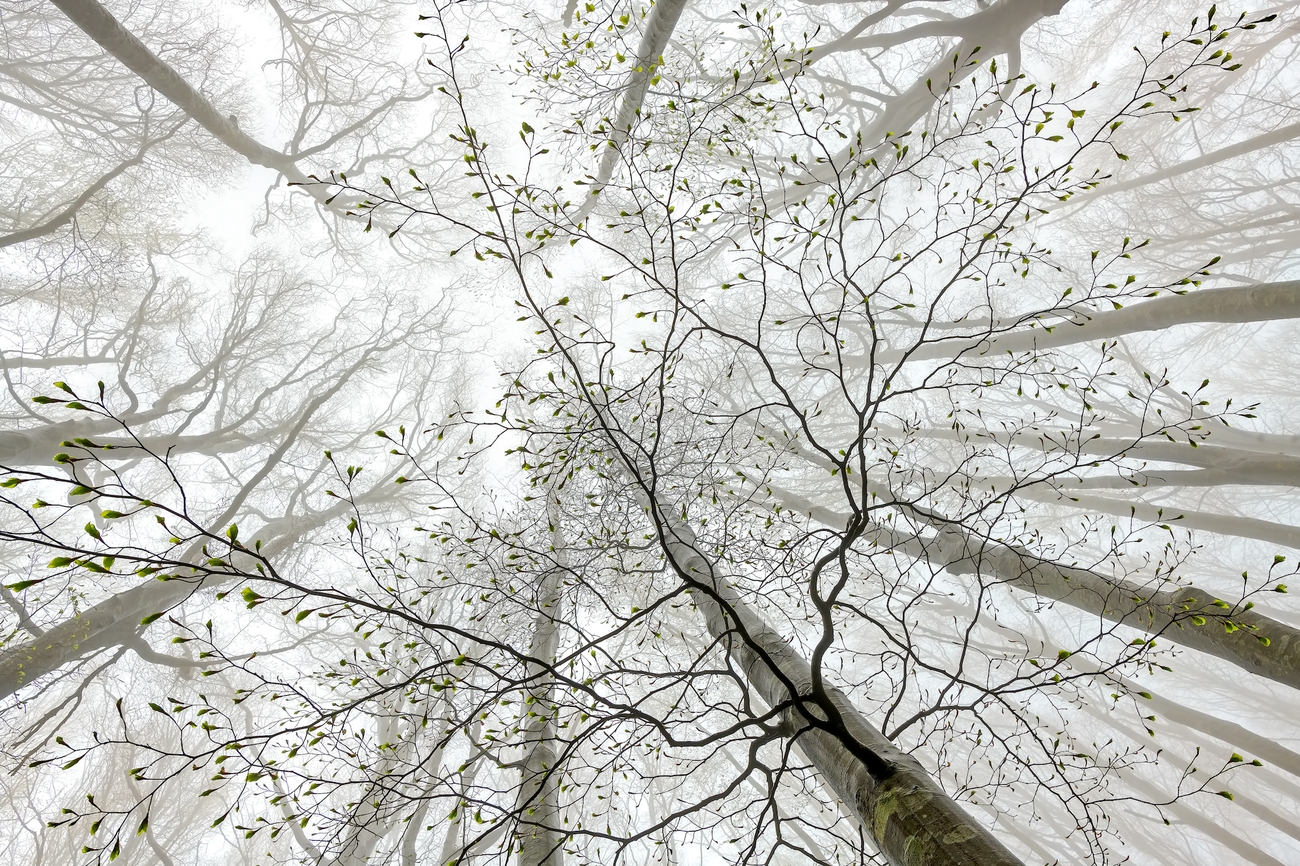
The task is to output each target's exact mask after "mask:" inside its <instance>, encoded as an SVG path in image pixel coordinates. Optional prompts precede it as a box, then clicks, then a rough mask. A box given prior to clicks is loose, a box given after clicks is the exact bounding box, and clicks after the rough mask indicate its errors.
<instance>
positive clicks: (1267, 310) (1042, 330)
mask: <svg viewBox="0 0 1300 866" xmlns="http://www.w3.org/2000/svg"><path fill="white" fill-rule="evenodd" d="M1294 318H1300V281H1297V280H1292V281H1289V282H1280V283H1261V284H1259V285H1255V286H1245V287H1240V288H1223V289H1201V290H1198V291H1193V292H1189V293H1188V294H1186V295H1169V296H1167V297H1163V298H1156V299H1154V300H1149V301H1143V302H1141V303H1139V304H1134V305H1133V306H1131V307H1125V308H1123V309H1121V310H1111V311H1109V312H1096V313H1090V312H1084V311H1074V312H1073V313H1071V314H1069V315H1066V316H1063V317H1062V318H1060V319H1056V320H1054V321H1051V322H1041V321H1040V322H1035V323H1033V324H1034V325H1035V326H1034V327H1019V326H1017V327H1012V328H1008V329H1007V330H1002V331H998V330H991V331H989V332H987V333H983V334H979V335H975V336H959V337H944V338H941V339H935V340H927V341H925V342H923V343H921V344H919V345H916V346H913V347H911V348H909V349H889V350H886V351H881V352H877V353H875V355H874V357H872V358H867V357H865V356H862V357H859V358H857V359H856V363H857V364H859V365H861V364H866V363H869V362H874V363H876V364H900V363H907V362H912V361H935V360H943V361H958V360H960V361H963V362H972V363H973V362H977V359H978V358H980V357H989V356H993V355H1000V354H1004V353H1008V352H1011V353H1014V352H1031V351H1042V350H1044V349H1055V348H1060V347H1063V346H1075V345H1078V344H1080V343H1089V342H1100V341H1101V340H1108V339H1111V338H1113V337H1121V336H1124V335H1125V334H1135V333H1139V332H1142V331H1160V330H1165V329H1167V328H1172V327H1174V326H1175V325H1184V324H1192V323H1199V322H1218V323H1240V322H1267V321H1273V320H1277V319H1294ZM1017 325H1019V323H1017Z"/></svg>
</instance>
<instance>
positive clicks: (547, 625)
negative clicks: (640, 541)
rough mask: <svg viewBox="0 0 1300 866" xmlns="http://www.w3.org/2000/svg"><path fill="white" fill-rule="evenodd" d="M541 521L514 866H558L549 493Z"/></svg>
mask: <svg viewBox="0 0 1300 866" xmlns="http://www.w3.org/2000/svg"><path fill="white" fill-rule="evenodd" d="M546 510H547V518H548V519H549V520H550V523H551V550H552V551H553V553H554V554H555V560H556V561H555V565H554V567H552V568H549V569H547V571H546V572H545V573H544V574H543V575H542V578H541V582H540V585H539V586H538V588H537V616H536V618H535V619H534V620H533V638H532V642H531V645H530V646H529V649H528V655H529V657H530V658H532V659H535V660H536V661H534V662H531V663H530V664H529V666H528V667H529V671H528V676H529V683H530V685H529V689H528V706H529V708H530V709H529V721H528V725H527V727H526V728H525V729H524V749H525V755H524V768H523V780H522V783H521V784H520V787H519V800H518V815H517V819H518V822H519V829H518V830H516V834H517V837H518V840H517V841H518V844H519V859H518V861H517V862H518V864H519V866H561V864H563V863H564V851H563V849H562V847H561V845H562V842H563V838H564V837H563V836H562V835H561V833H560V831H559V822H558V820H557V817H558V814H557V803H556V797H557V795H558V793H559V791H558V784H557V771H556V766H555V765H556V759H557V753H556V749H555V728H554V724H553V721H552V720H553V718H554V714H555V703H554V700H555V696H554V691H555V675H554V673H553V667H552V666H553V665H554V664H555V658H556V653H557V652H558V649H559V642H560V630H559V625H558V623H557V615H558V612H559V606H560V587H561V586H562V584H563V580H564V572H565V568H566V565H565V563H566V557H565V554H564V545H565V540H564V533H563V531H562V529H561V520H562V515H561V512H560V504H559V502H558V501H557V500H556V499H555V495H554V493H552V494H551V495H549V496H548V497H547V509H546Z"/></svg>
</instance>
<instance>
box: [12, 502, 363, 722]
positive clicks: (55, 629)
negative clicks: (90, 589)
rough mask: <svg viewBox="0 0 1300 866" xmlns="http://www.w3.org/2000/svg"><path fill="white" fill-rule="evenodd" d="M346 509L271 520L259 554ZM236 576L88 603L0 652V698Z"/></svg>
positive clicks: (271, 552) (140, 589)
mask: <svg viewBox="0 0 1300 866" xmlns="http://www.w3.org/2000/svg"><path fill="white" fill-rule="evenodd" d="M348 507H349V506H348V503H346V502H340V503H338V504H336V505H335V506H334V507H332V508H330V509H327V510H325V511H321V512H317V513H316V514H314V515H312V516H311V517H310V518H308V519H304V520H299V521H295V520H292V519H291V518H287V517H286V518H282V519H280V520H276V521H272V523H270V524H268V525H267V526H265V527H263V528H262V529H261V530H260V531H259V532H258V533H257V536H256V537H257V538H258V539H261V540H262V550H261V555H262V556H264V557H267V558H271V557H274V556H276V555H277V554H279V553H280V552H281V551H283V550H285V549H287V548H288V547H290V546H291V545H292V544H293V543H294V542H295V541H297V539H298V537H299V536H300V535H302V533H304V532H306V531H307V530H309V529H312V528H314V527H316V526H320V525H322V524H324V523H326V522H328V521H329V520H331V519H334V518H337V517H339V516H341V515H342V514H344V513H345V511H346V510H347V508H348ZM251 543H252V542H250V544H251ZM198 555H199V551H197V550H195V551H191V552H188V553H187V554H186V555H184V556H183V557H182V559H183V560H184V561H190V557H191V556H198ZM239 578H240V575H236V574H209V575H206V576H204V577H201V578H196V579H193V580H186V579H174V580H168V581H158V580H146V581H145V582H144V583H141V584H140V585H139V586H136V587H133V588H131V589H128V590H124V591H123V592H119V593H117V594H116V595H113V596H110V597H109V598H106V599H104V600H103V601H101V602H99V603H98V604H95V605H92V606H91V607H89V608H87V609H86V610H84V611H82V612H81V613H80V614H78V615H77V616H75V617H73V618H72V619H68V620H64V621H63V622H61V623H58V624H57V625H54V626H51V627H50V628H48V629H46V630H45V632H44V633H42V634H41V635H40V637H38V638H36V639H34V640H31V641H28V642H27V643H24V644H19V645H17V646H12V647H9V648H7V649H5V650H4V651H3V652H0V698H6V697H8V696H9V695H12V694H13V693H14V692H16V691H18V689H20V688H22V687H23V686H24V685H26V684H27V683H30V682H32V681H33V680H35V679H37V678H38V677H41V676H44V675H45V674H48V673H52V672H53V671H56V670H58V669H59V668H61V667H63V666H64V665H65V664H67V663H69V662H71V661H73V660H75V659H78V658H80V657H82V656H84V655H87V654H89V653H91V652H94V651H96V650H100V649H103V648H105V647H109V646H115V645H117V644H120V643H122V642H123V641H126V640H128V639H130V638H132V637H133V636H134V635H135V634H136V633H137V632H138V631H139V629H140V620H141V619H143V618H144V617H146V616H149V615H150V614H154V613H159V612H162V611H166V610H170V609H171V608H173V607H175V606H176V605H178V604H181V603H182V602H183V601H185V599H187V598H189V597H190V596H191V595H193V594H194V593H196V592H198V591H200V590H202V589H210V588H212V587H215V586H218V585H220V584H222V583H225V582H227V581H229V580H234V579H239Z"/></svg>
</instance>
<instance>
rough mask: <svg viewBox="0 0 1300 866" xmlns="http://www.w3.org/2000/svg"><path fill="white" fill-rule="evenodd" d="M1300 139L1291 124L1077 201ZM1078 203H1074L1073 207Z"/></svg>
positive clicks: (1297, 127) (1296, 126)
mask: <svg viewBox="0 0 1300 866" xmlns="http://www.w3.org/2000/svg"><path fill="white" fill-rule="evenodd" d="M1298 137H1300V123H1292V124H1289V125H1287V126H1284V127H1282V128H1281V129H1275V130H1273V131H1272V132H1266V133H1263V134H1262V135H1256V136H1253V137H1251V138H1248V139H1246V140H1245V141H1242V142H1238V143H1237V144H1230V145H1228V146H1227V147H1221V148H1219V149H1218V150H1212V151H1210V152H1209V153H1207V154H1205V155H1204V156H1198V157H1196V158H1195V159H1188V160H1184V161H1182V162H1180V163H1178V164H1177V165H1171V166H1169V167H1168V168H1162V169H1159V170H1158V171H1153V172H1151V173H1150V174H1144V175H1142V176H1141V177H1135V178H1132V179H1130V180H1122V181H1120V182H1119V183H1115V184H1107V185H1106V186H1103V187H1101V188H1100V189H1098V190H1097V191H1096V192H1091V193H1084V194H1083V195H1081V196H1076V197H1075V201H1078V202H1084V201H1087V200H1089V199H1094V198H1101V197H1102V196H1106V195H1114V194H1115V193H1117V192H1124V191H1125V190H1130V189H1137V188H1138V187H1141V186H1147V185H1148V184H1153V183H1159V182H1160V181H1162V180H1169V179H1170V178H1175V177H1178V176H1179V175H1182V174H1187V173H1188V172H1190V171H1196V170H1197V169H1201V168H1208V167H1209V166H1212V165H1216V164H1218V163H1220V162H1223V161H1225V160H1229V159H1233V158H1234V157H1238V156H1245V155H1246V154H1248V153H1254V152H1255V151H1257V150H1263V149H1264V148H1266V147H1272V146H1273V145H1275V144H1285V143H1286V142H1288V141H1290V140H1292V139H1293V138H1298ZM1075 201H1071V202H1070V204H1071V205H1073V204H1074V203H1075Z"/></svg>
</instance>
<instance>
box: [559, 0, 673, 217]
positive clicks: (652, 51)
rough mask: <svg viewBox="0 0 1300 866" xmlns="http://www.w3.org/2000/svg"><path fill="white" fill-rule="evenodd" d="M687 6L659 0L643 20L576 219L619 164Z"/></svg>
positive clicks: (588, 209)
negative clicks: (630, 65) (633, 58)
mask: <svg viewBox="0 0 1300 866" xmlns="http://www.w3.org/2000/svg"><path fill="white" fill-rule="evenodd" d="M685 8H686V0H658V2H657V3H655V4H654V6H653V7H651V9H650V17H649V18H648V19H647V20H646V24H645V32H644V33H643V34H641V44H640V45H638V46H637V49H636V66H634V67H633V68H632V72H631V73H630V74H629V75H628V80H627V83H626V84H624V85H623V97H622V99H621V100H620V101H619V106H618V115H617V117H616V118H615V119H614V123H613V125H612V126H611V128H610V137H609V143H608V144H607V145H605V148H604V150H605V152H604V153H603V154H602V155H601V157H600V168H599V169H597V171H596V180H595V182H594V183H593V184H592V185H591V192H590V194H589V195H588V196H587V198H586V200H585V201H584V202H583V203H582V206H581V207H580V208H578V210H577V212H576V213H575V214H574V215H573V221H574V222H575V223H578V222H582V221H583V220H584V219H586V217H587V214H589V213H591V210H592V208H594V207H595V206H596V197H597V196H598V195H599V194H600V191H601V190H602V189H604V187H605V185H606V184H607V183H609V179H610V178H611V177H613V176H614V167H615V166H616V165H617V164H618V157H619V151H620V150H621V149H622V147H623V144H624V142H626V141H627V137H628V134H629V133H630V132H631V130H632V126H633V124H635V123H636V119H637V117H638V115H640V113H641V104H642V103H643V102H644V101H645V95H646V91H647V90H649V89H650V79H652V78H654V76H655V69H656V68H657V67H658V66H660V65H661V63H662V58H663V52H664V49H665V48H667V47H668V38H669V37H670V36H672V35H673V30H674V28H676V27H677V19H678V18H680V17H681V15H682V10H683V9H685Z"/></svg>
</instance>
